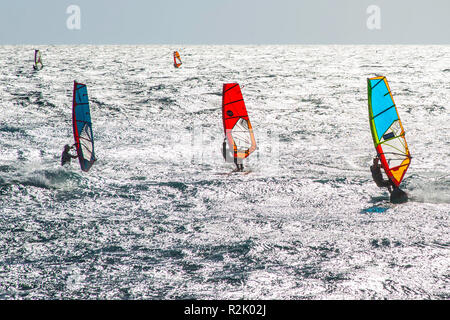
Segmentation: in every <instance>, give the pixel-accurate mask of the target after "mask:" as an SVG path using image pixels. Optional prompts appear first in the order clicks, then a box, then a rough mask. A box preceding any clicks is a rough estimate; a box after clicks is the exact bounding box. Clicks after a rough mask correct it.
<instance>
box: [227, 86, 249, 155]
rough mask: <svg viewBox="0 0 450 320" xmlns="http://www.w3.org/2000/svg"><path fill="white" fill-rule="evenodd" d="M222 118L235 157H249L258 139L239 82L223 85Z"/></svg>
mask: <svg viewBox="0 0 450 320" xmlns="http://www.w3.org/2000/svg"><path fill="white" fill-rule="evenodd" d="M222 119H223V129H224V132H225V137H226V139H227V141H228V145H229V147H230V148H229V149H230V150H231V151H232V153H233V156H234V158H239V159H245V158H247V157H248V156H249V155H250V154H251V153H252V152H253V151H255V150H256V140H255V136H254V135H253V129H252V125H251V123H250V119H249V117H248V114H247V109H246V108H245V103H244V99H243V97H242V93H241V88H240V87H239V84H238V83H225V84H224V85H223V93H222Z"/></svg>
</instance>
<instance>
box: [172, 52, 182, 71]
mask: <svg viewBox="0 0 450 320" xmlns="http://www.w3.org/2000/svg"><path fill="white" fill-rule="evenodd" d="M181 65H182V62H181V57H180V54H179V53H178V51H174V52H173V66H174V67H175V68H179V67H180V66H181Z"/></svg>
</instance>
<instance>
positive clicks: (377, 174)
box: [370, 157, 408, 203]
mask: <svg viewBox="0 0 450 320" xmlns="http://www.w3.org/2000/svg"><path fill="white" fill-rule="evenodd" d="M379 160H380V159H379V158H378V157H375V158H374V159H373V164H372V165H371V166H370V171H371V172H372V178H373V181H375V183H376V184H377V186H378V187H379V188H387V189H388V191H389V193H390V195H391V196H390V200H391V202H392V203H402V202H405V201H407V199H408V196H407V194H406V192H404V191H403V190H401V189H400V188H399V187H397V186H396V185H395V184H394V183H393V182H392V180H391V179H388V180H384V179H383V175H382V174H381V165H380V164H379Z"/></svg>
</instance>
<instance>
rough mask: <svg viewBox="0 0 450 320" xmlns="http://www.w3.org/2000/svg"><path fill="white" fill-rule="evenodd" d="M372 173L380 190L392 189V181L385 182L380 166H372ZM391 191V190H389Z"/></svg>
mask: <svg viewBox="0 0 450 320" xmlns="http://www.w3.org/2000/svg"><path fill="white" fill-rule="evenodd" d="M370 171H371V172H372V178H373V181H375V183H376V184H377V186H378V187H379V188H388V189H389V187H392V185H393V184H392V181H391V180H384V179H383V175H382V174H381V166H380V165H378V166H376V167H374V166H373V165H372V166H370ZM389 191H390V189H389Z"/></svg>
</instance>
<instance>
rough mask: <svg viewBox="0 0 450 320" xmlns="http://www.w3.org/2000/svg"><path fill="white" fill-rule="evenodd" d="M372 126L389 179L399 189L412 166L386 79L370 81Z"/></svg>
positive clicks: (378, 152)
mask: <svg viewBox="0 0 450 320" xmlns="http://www.w3.org/2000/svg"><path fill="white" fill-rule="evenodd" d="M367 91H368V103H369V122H370V129H371V131H372V138H373V142H374V145H375V149H376V151H377V154H378V156H379V158H380V161H381V165H382V166H383V168H384V171H385V172H386V175H387V176H388V177H389V179H391V181H392V182H393V183H394V184H395V185H396V186H397V187H398V186H399V185H400V183H401V182H402V180H403V178H404V176H405V173H406V171H407V170H408V167H409V165H410V163H411V154H410V153H409V149H408V144H407V143H406V139H405V130H404V129H403V125H402V122H401V121H400V117H399V115H398V110H397V106H396V105H395V102H394V98H393V96H392V92H391V89H390V88H389V84H388V82H387V80H386V77H374V78H369V79H367Z"/></svg>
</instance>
